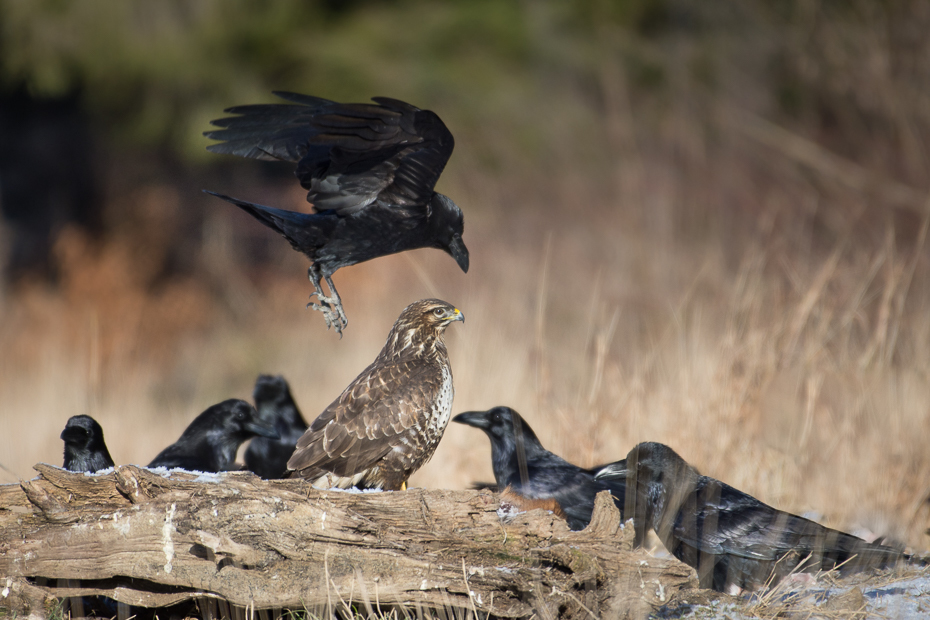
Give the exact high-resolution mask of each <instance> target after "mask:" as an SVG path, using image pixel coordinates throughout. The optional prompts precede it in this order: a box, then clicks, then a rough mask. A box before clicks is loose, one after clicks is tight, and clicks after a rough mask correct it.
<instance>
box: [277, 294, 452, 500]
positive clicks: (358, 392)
mask: <svg viewBox="0 0 930 620" xmlns="http://www.w3.org/2000/svg"><path fill="white" fill-rule="evenodd" d="M464 320H465V315H464V314H462V311H461V310H459V309H458V308H455V307H454V306H452V304H449V303H447V302H445V301H441V300H439V299H421V300H420V301H416V302H414V303H412V304H410V305H409V306H407V307H406V308H404V310H403V312H401V313H400V316H399V317H397V320H396V321H395V322H394V326H393V327H392V328H391V332H390V333H389V334H388V337H387V342H385V343H384V347H383V348H382V349H381V352H380V353H378V357H376V358H375V361H373V362H372V363H371V364H370V365H369V366H368V367H367V368H366V369H365V370H363V371H362V373H361V374H360V375H359V376H358V377H356V378H355V379H354V380H353V381H352V383H350V384H349V387H347V388H346V389H345V390H343V392H342V394H340V396H339V398H337V399H336V400H334V401H333V402H332V403H330V405H329V406H328V407H327V408H326V409H325V410H324V411H323V413H321V414H320V415H319V416H318V417H317V419H316V420H314V421H313V424H311V425H310V428H308V429H307V432H306V433H304V435H303V437H301V438H300V441H298V442H297V449H296V450H294V454H293V455H292V456H291V458H290V460H289V461H288V462H287V467H288V469H289V470H291V471H290V472H289V475H290V477H296V476H300V477H301V478H304V479H306V480H309V481H310V482H311V483H313V486H315V487H318V488H324V489H325V488H333V487H335V488H341V489H347V488H349V487H353V486H354V487H358V488H360V489H380V490H382V491H397V490H402V489H405V488H406V483H407V478H409V477H410V475H411V474H413V472H415V471H416V470H418V469H419V468H420V467H421V466H422V465H423V464H424V463H426V462H427V461H428V460H429V459H430V458H431V457H432V456H433V452H435V451H436V446H438V445H439V440H440V439H442V434H443V432H445V430H446V425H447V424H448V422H449V416H450V415H451V413H452V396H453V388H452V367H451V365H450V364H449V352H448V351H447V350H446V345H445V343H444V342H443V340H442V338H443V334H444V333H445V331H446V328H447V327H449V325H451V324H452V323H454V322H455V321H464Z"/></svg>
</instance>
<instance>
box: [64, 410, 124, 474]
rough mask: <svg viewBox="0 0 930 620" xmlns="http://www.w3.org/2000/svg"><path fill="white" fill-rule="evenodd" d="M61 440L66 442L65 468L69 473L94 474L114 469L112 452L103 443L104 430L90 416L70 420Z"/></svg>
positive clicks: (72, 417) (78, 416) (79, 416)
mask: <svg viewBox="0 0 930 620" xmlns="http://www.w3.org/2000/svg"><path fill="white" fill-rule="evenodd" d="M61 439H62V441H64V442H65V462H64V467H65V469H67V470H68V471H81V472H87V473H94V472H97V471H100V470H101V469H107V468H108V467H113V459H112V458H110V451H109V450H107V444H106V442H104V441H103V429H102V428H101V427H100V425H99V424H98V423H97V420H95V419H93V418H92V417H90V416H89V415H76V416H71V417H70V418H68V422H67V423H66V424H65V430H63V431H61Z"/></svg>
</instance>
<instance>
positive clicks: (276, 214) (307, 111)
mask: <svg viewBox="0 0 930 620" xmlns="http://www.w3.org/2000/svg"><path fill="white" fill-rule="evenodd" d="M274 94H275V95H277V96H278V97H280V98H282V99H285V100H286V101H289V102H291V103H290V104H265V105H246V106H238V107H234V108H229V109H227V110H225V111H226V112H228V113H230V114H236V115H237V116H232V117H228V118H221V119H218V120H215V121H212V124H213V125H216V126H217V127H222V129H217V130H213V131H208V132H205V133H204V135H205V136H207V137H208V138H212V139H214V140H221V141H222V142H220V143H218V144H211V145H210V146H208V147H207V150H209V151H212V152H214V153H228V154H231V155H239V156H240V157H250V158H253V159H264V160H281V161H289V162H294V163H296V164H297V170H296V172H295V174H296V175H297V178H298V179H300V184H301V185H302V186H303V187H304V189H306V190H307V200H308V201H309V202H310V203H311V204H312V205H313V211H314V212H313V213H310V214H307V213H297V212H293V211H284V210H282V209H275V208H272V207H265V206H262V205H258V204H254V203H251V202H246V201H243V200H238V199H236V198H230V197H229V196H224V195H222V194H217V193H215V192H207V193H209V194H213V195H214V196H217V197H219V198H222V199H223V200H227V201H229V202H231V203H233V204H234V205H236V206H238V207H240V208H242V209H243V210H245V211H246V212H247V213H249V214H251V215H252V216H253V217H255V218H256V219H257V220H259V221H260V222H261V223H263V224H264V225H265V226H268V227H269V228H271V229H272V230H276V231H277V232H279V233H281V234H282V235H284V237H285V238H286V239H287V240H288V241H289V242H290V243H291V246H292V247H293V248H294V249H295V250H297V251H298V252H302V253H304V254H306V255H307V257H308V258H309V259H310V261H311V263H312V264H311V266H310V269H309V271H308V275H309V277H310V281H311V282H312V283H313V288H314V292H313V293H311V295H310V296H311V298H312V297H313V296H314V295H315V296H316V297H317V300H318V301H319V302H320V303H314V302H311V303H310V304H308V305H309V307H312V308H313V309H315V310H319V311H321V312H323V316H324V318H325V319H326V326H327V329H328V328H329V327H334V328H335V330H336V332H338V333H339V334H340V335H341V334H342V330H343V328H344V327H345V326H346V325H347V324H348V320H347V319H346V315H345V311H344V310H343V308H342V301H341V300H340V298H339V293H338V292H336V287H335V286H334V285H333V281H332V275H333V273H334V272H335V271H336V270H337V269H339V268H340V267H347V266H349V265H354V264H356V263H360V262H363V261H366V260H371V259H372V258H377V257H379V256H386V255H388V254H395V253H397V252H403V251H405V250H414V249H417V248H437V249H440V250H443V251H445V252H447V253H448V254H450V255H451V256H452V258H454V259H455V261H456V262H457V263H458V265H459V267H461V269H462V271H465V272H467V271H468V248H466V247H465V243H464V242H463V241H462V231H463V229H464V224H463V218H462V211H461V210H460V209H459V208H458V206H456V204H455V203H454V202H452V200H450V199H449V198H447V197H446V196H443V195H442V194H439V193H437V192H434V191H433V186H434V185H436V181H437V179H439V175H440V174H441V173H442V169H443V168H444V167H445V165H446V162H447V161H448V160H449V156H450V155H451V154H452V147H453V145H454V140H453V139H452V134H451V133H450V132H449V130H448V129H447V128H446V126H445V125H444V124H443V122H442V121H441V120H440V119H439V117H438V116H436V114H434V113H433V112H430V111H429V110H421V109H419V108H416V107H414V106H412V105H410V104H409V103H404V102H403V101H398V100H397V99H389V98H387V97H375V98H374V99H373V101H374V102H375V103H374V104H371V103H337V102H335V101H329V100H327V99H321V98H319V97H312V96H310V95H299V94H296V93H287V92H275V93H274ZM321 279H322V280H326V284H327V286H328V287H329V295H326V294H324V292H323V289H322V288H321V286H320V280H321Z"/></svg>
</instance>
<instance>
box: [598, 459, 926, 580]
mask: <svg viewBox="0 0 930 620" xmlns="http://www.w3.org/2000/svg"><path fill="white" fill-rule="evenodd" d="M597 478H598V480H604V481H607V480H621V481H623V480H625V481H626V486H627V489H628V490H629V492H628V493H627V496H626V498H627V505H626V512H625V514H626V515H627V517H628V518H629V517H632V518H633V524H634V528H635V537H634V546H641V545H642V544H643V541H644V540H645V536H646V531H647V530H648V529H649V528H652V529H653V530H654V531H655V533H656V535H658V537H659V539H660V540H661V541H662V543H663V544H664V545H665V547H666V549H668V550H669V551H670V552H671V553H672V554H674V556H675V557H676V558H678V559H679V560H681V561H682V562H684V563H685V564H688V565H690V566H692V567H693V568H694V569H695V570H696V571H697V573H698V579H699V581H700V583H701V587H704V588H713V589H714V590H718V591H721V592H733V591H738V590H742V589H749V590H753V589H757V588H759V587H761V586H764V585H766V584H772V585H774V584H776V583H778V582H779V581H780V580H781V579H783V578H784V577H785V576H787V575H789V574H790V573H792V572H796V571H800V572H816V571H819V570H831V569H833V568H839V569H840V571H855V570H864V569H870V568H885V567H889V566H894V565H895V564H896V563H897V562H898V561H900V560H902V559H907V558H908V557H909V556H907V555H905V554H904V553H902V552H900V551H898V550H896V549H892V548H891V547H885V546H882V545H876V544H871V543H868V542H866V541H864V540H862V539H861V538H857V537H856V536H852V535H850V534H846V533H844V532H840V531H838V530H834V529H830V528H828V527H824V526H822V525H820V524H819V523H815V522H813V521H810V520H808V519H805V518H803V517H798V516H796V515H793V514H790V513H787V512H784V511H782V510H778V509H776V508H772V507H771V506H769V505H767V504H763V503H762V502H760V501H759V500H757V499H756V498H754V497H752V496H751V495H747V494H746V493H743V492H742V491H739V490H738V489H734V488H733V487H731V486H730V485H728V484H725V483H723V482H720V481H719V480H715V479H713V478H710V477H708V476H702V475H701V474H699V473H698V471H697V470H696V469H695V468H694V467H692V466H691V465H689V464H688V463H687V462H685V460H684V459H683V458H681V457H680V456H678V454H676V453H675V451H674V450H672V449H671V448H669V447H668V446H666V445H664V444H661V443H651V442H650V443H641V444H639V445H637V446H636V447H634V448H633V449H632V450H631V451H630V453H629V454H628V455H627V457H626V459H625V460H623V461H618V462H616V463H611V464H610V465H607V466H606V467H604V468H603V469H602V470H600V471H599V472H598V473H597Z"/></svg>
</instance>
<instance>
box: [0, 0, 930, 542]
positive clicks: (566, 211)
mask: <svg viewBox="0 0 930 620" xmlns="http://www.w3.org/2000/svg"><path fill="white" fill-rule="evenodd" d="M927 32H930V4H928V3H927V2H923V1H918V0H914V1H908V0H902V1H896V2H875V1H872V0H861V1H858V0H853V1H843V2H834V1H832V0H719V1H717V2H713V3H708V2H687V1H684V0H624V1H616V2H614V1H611V0H576V1H574V2H570V3H568V2H557V1H551V0H534V1H532V2H530V1H523V2H517V1H513V2H511V1H503V0H467V1H465V0H463V1H460V2H452V1H449V2H433V1H426V0H394V1H390V2H375V1H363V0H354V1H346V2H337V1H333V0H326V1H324V0H318V1H313V2H288V3H281V2H274V3H273V2H258V1H246V0H238V1H233V0H224V1H220V0H199V1H196V2H189V1H187V0H183V1H181V0H175V1H167V0H166V1H163V2H157V3H154V2H142V1H127V2H119V3H113V2H106V1H103V0H81V1H80V2H67V1H60V0H30V1H17V0H0V145H2V148H0V210H2V222H0V230H2V233H0V265H2V273H3V277H2V284H0V351H2V355H0V466H2V469H0V482H7V483H9V482H15V481H17V480H18V479H19V478H29V477H31V476H32V475H33V472H32V465H33V464H34V463H36V462H39V461H44V462H49V463H53V464H60V463H61V456H62V443H61V441H60V440H59V438H58V435H59V433H60V432H61V429H62V428H63V427H64V424H65V421H66V420H67V419H68V417H70V416H72V415H76V414H89V415H92V416H93V417H95V418H96V419H97V420H98V421H99V422H100V423H101V424H102V425H103V427H104V430H105V434H106V439H107V442H108V444H109V446H110V451H111V453H112V454H113V457H114V458H115V460H116V461H117V462H118V463H147V462H148V461H149V460H151V459H152V458H153V457H154V456H155V455H156V454H157V453H158V452H159V451H160V450H161V449H162V448H163V447H164V446H166V445H168V444H169V443H171V442H172V441H174V440H175V439H176V438H177V436H178V435H179V434H180V433H181V431H182V430H183V429H184V428H185V426H186V425H187V423H188V422H189V421H190V420H191V419H193V417H194V416H195V415H197V414H198V413H200V412H201V411H202V410H203V409H205V408H206V407H207V406H209V405H211V404H213V403H215V402H218V401H220V400H222V399H225V398H229V397H239V398H246V399H251V391H252V385H253V382H254V380H255V377H256V375H258V374H259V373H275V374H276V373H283V374H284V375H285V376H286V377H287V379H288V380H289V381H290V383H291V386H292V390H293V392H294V395H295V397H296V399H297V401H298V403H299V405H300V406H301V408H302V410H303V412H304V415H305V417H307V418H308V420H310V419H312V418H314V417H315V416H316V415H317V414H318V413H319V412H320V411H322V409H323V408H324V407H325V406H326V405H327V404H329V403H330V402H331V401H332V400H333V399H334V398H335V397H336V396H337V395H338V394H339V393H340V392H341V390H342V389H343V388H344V387H345V386H346V385H347V384H348V383H349V381H351V380H352V379H353V378H354V377H355V376H356V374H358V372H360V371H361V370H362V368H364V367H365V366H366V365H367V364H368V363H369V362H370V361H371V360H372V359H373V358H374V356H375V355H376V354H377V352H378V351H379V350H380V348H381V346H382V344H383V342H384V338H385V336H386V335H387V332H388V330H389V329H390V327H391V325H392V324H393V322H394V320H395V319H396V317H397V315H398V314H399V313H400V311H401V310H402V309H403V308H404V307H405V306H406V305H407V304H408V303H410V302H412V301H414V300H416V299H420V298H423V297H427V296H435V297H441V298H443V299H446V300H447V301H450V302H452V303H454V304H456V305H457V306H458V307H459V308H461V309H462V310H463V311H464V313H465V315H466V317H467V322H466V323H465V324H464V325H460V324H457V325H455V326H453V327H452V329H450V330H449V333H448V334H447V338H446V340H447V343H448V344H449V349H450V355H451V358H452V365H453V370H454V373H455V385H456V398H455V408H454V410H455V412H460V411H465V410H468V409H487V408H490V407H492V406H495V405H499V404H507V405H510V406H513V407H514V408H516V409H517V410H518V411H520V412H521V413H522V414H523V415H524V417H525V418H526V419H527V420H528V422H529V423H530V424H531V425H532V427H533V428H534V429H535V430H536V431H537V433H538V435H539V436H540V438H541V439H542V441H543V443H544V444H545V445H546V446H547V447H549V448H550V449H552V450H553V451H555V452H557V453H559V454H561V455H563V456H564V457H566V458H568V459H569V460H572V461H574V462H575V463H578V464H581V465H585V466H590V465H594V464H597V463H601V462H606V461H611V460H615V459H618V458H621V457H623V456H624V455H625V454H626V452H627V451H628V450H629V449H630V448H631V447H632V446H633V445H634V444H635V443H636V442H639V441H642V440H656V441H662V442H665V443H668V444H670V445H672V446H673V447H674V448H675V449H676V450H677V451H678V452H680V453H681V454H682V455H683V456H684V457H685V458H686V459H687V460H689V461H690V462H692V463H694V464H695V465H696V466H697V467H699V468H700V469H701V470H702V472H703V473H707V474H710V475H713V476H715V477H718V478H722V479H724V480H725V481H727V482H729V483H730V484H732V485H734V486H737V487H739V488H741V489H743V490H745V491H747V492H750V493H752V494H754V495H756V496H758V497H760V498H761V499H763V500H764V501H766V502H768V503H770V504H773V505H775V506H777V507H779V508H783V509H786V510H791V511H794V512H797V513H808V514H812V515H814V516H815V517H817V518H818V519H820V520H821V521H823V522H824V523H826V524H828V525H832V526H836V527H841V528H846V529H850V530H855V531H859V532H865V531H866V529H868V530H871V531H873V532H875V533H879V534H891V535H893V536H895V537H897V538H899V539H901V540H903V541H906V542H907V543H909V544H911V545H914V546H917V547H919V548H922V549H925V548H926V547H927V544H928V539H927V538H926V537H925V534H924V532H925V530H926V528H927V525H928V505H927V498H928V494H930V482H928V481H930V451H928V449H927V446H928V444H930V381H928V379H930V279H928V276H930V250H928V248H927V243H926V237H927V227H928V223H930V219H928V218H930V199H928V196H930V193H928V191H930V175H928V170H930V165H928V164H930V37H927V36H926V35H927ZM273 89H278V90H293V91H297V92H302V93H309V94H314V95H318V96H322V97H326V98H330V99H336V100H340V101H367V100H368V99H369V98H370V97H372V96H376V95H384V96H389V97H394V98H398V99H402V100H405V101H409V102H411V103H413V104H414V105H417V106H419V107H422V108H428V109H431V110H433V111H435V112H436V113H437V114H439V115H440V117H441V118H442V119H443V120H444V121H445V123H446V124H447V125H448V127H449V128H450V130H451V131H452V133H453V134H454V135H455V138H456V149H455V152H454V153H453V155H452V159H451V160H450V162H449V164H448V166H447V168H446V171H445V173H444V174H443V176H442V178H441V179H440V180H439V183H438V186H437V189H438V190H439V191H441V192H443V193H445V194H447V195H448V196H450V197H452V198H453V199H454V200H455V201H456V203H458V204H459V206H461V207H462V209H463V211H464V213H465V241H466V243H467V245H468V247H469V249H470V250H471V255H472V262H471V270H470V271H469V273H468V274H467V275H465V274H463V273H461V271H459V270H458V267H457V266H456V265H455V263H454V261H453V260H452V259H451V258H449V257H448V256H446V255H445V254H443V253H440V252H437V251H435V250H419V251H416V252H408V253H405V254H402V255H397V256H391V257H387V258H383V259H378V260H376V261H372V262H369V263H364V264H361V265H357V266H354V267H350V268H347V269H343V270H340V271H339V272H338V273H337V274H336V276H335V278H334V279H335V281H336V284H337V286H338V287H339V291H340V293H341V295H342V297H343V300H344V303H345V307H346V311H347V313H348V316H349V319H350V323H349V327H348V329H347V330H346V332H345V336H344V337H343V338H342V339H341V340H340V339H339V338H338V337H337V335H336V334H335V333H333V332H332V331H327V330H326V329H325V326H324V323H323V320H322V317H321V316H320V315H319V314H317V313H315V312H312V311H309V310H306V309H305V303H306V302H307V301H308V295H309V293H310V291H311V286H310V284H309V282H308V281H307V278H306V267H307V266H308V264H307V261H306V259H305V258H304V257H303V256H301V255H300V254H298V253H296V252H294V251H293V250H291V248H290V247H289V245H288V244H287V243H285V242H284V240H283V239H281V238H280V237H278V236H277V235H275V234H274V233H272V232H271V231H269V230H267V229H266V228H264V227H263V226H261V225H260V224H259V223H258V222H256V221H254V220H253V219H252V218H250V217H249V216H248V215H246V214H245V213H242V212H240V211H239V210H237V209H235V208H234V207H232V206H230V205H228V204H226V203H223V202H221V201H219V200H217V199H215V198H212V197H210V196H207V195H204V194H203V193H201V190H202V189H211V190H216V191H220V192H223V193H227V194H231V195H234V196H237V197H240V198H243V199H246V200H252V201H255V202H260V203H262V204H267V205H272V206H278V207H283V208H289V209H294V210H303V209H307V208H308V205H307V204H306V202H305V200H304V192H303V190H301V189H300V187H299V186H298V184H297V182H296V180H295V179H294V178H293V175H292V173H293V170H292V167H291V165H289V164H274V163H265V162H257V161H251V160H240V159H236V158H234V157H229V156H220V155H213V154H210V153H208V152H207V151H206V150H205V147H206V146H207V144H208V143H209V141H208V140H207V139H205V138H204V137H203V135H202V132H204V131H206V130H208V129H209V127H210V125H209V121H210V120H211V119H214V118H218V117H220V116H223V114H222V110H223V109H224V108H226V107H229V106H233V105H240V104H247V103H261V102H270V101H273V100H274V98H273V97H272V95H271V93H270V91H271V90H273ZM489 454H490V448H489V445H488V442H487V440H486V439H485V438H484V437H483V435H482V434H481V433H480V431H478V430H476V429H472V428H468V427H460V426H458V425H455V424H452V425H450V428H449V429H448V431H447V433H446V436H445V438H444V440H443V442H442V444H441V446H440V448H439V450H438V452H437V454H436V456H435V457H434V458H433V460H432V461H431V462H430V463H429V464H428V465H427V466H426V467H425V468H424V469H422V470H421V471H420V472H418V473H417V474H416V475H415V477H414V479H413V480H412V483H413V484H414V485H416V486H425V487H445V488H466V487H467V486H468V485H469V484H470V483H471V482H472V481H474V480H489V479H492V473H491V468H490V458H489Z"/></svg>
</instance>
